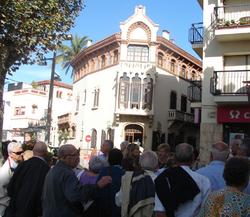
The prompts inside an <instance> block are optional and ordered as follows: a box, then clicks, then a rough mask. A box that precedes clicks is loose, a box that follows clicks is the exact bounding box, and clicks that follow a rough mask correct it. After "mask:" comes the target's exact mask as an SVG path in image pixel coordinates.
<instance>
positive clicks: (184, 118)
mask: <svg viewBox="0 0 250 217" xmlns="http://www.w3.org/2000/svg"><path fill="white" fill-rule="evenodd" d="M168 121H170V122H173V121H181V122H189V123H194V115H193V114H190V113H186V112H183V111H178V110H175V109H170V110H168Z"/></svg>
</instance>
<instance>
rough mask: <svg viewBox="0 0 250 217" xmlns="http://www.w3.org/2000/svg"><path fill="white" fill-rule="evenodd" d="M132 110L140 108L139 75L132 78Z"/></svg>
mask: <svg viewBox="0 0 250 217" xmlns="http://www.w3.org/2000/svg"><path fill="white" fill-rule="evenodd" d="M130 101H131V106H130V107H131V108H137V109H139V108H140V101H141V79H140V78H139V77H138V73H136V74H135V77H133V78H132V83H131V100H130Z"/></svg>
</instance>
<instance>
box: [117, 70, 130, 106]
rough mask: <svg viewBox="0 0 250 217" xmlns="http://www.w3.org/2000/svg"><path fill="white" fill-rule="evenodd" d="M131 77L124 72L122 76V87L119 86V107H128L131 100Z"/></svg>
mask: <svg viewBox="0 0 250 217" xmlns="http://www.w3.org/2000/svg"><path fill="white" fill-rule="evenodd" d="M129 80H130V79H129V77H128V76H127V73H126V72H124V73H123V76H122V77H121V78H120V88H119V108H128V100H129Z"/></svg>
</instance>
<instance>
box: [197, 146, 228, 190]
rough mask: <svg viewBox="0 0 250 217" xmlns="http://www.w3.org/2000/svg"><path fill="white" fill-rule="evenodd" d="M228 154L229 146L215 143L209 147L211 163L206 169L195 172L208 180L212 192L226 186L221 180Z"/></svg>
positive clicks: (222, 179)
mask: <svg viewBox="0 0 250 217" xmlns="http://www.w3.org/2000/svg"><path fill="white" fill-rule="evenodd" d="M229 153H230V150H229V146H228V145H227V144H226V143H224V142H216V143H215V144H213V145H212V147H211V152H210V159H211V162H210V163H209V164H208V165H207V166H206V167H203V168H200V169H198V170H197V171H196V172H197V173H199V174H201V175H203V176H206V177H207V178H208V179H209V181H210V183H211V190H212V191H217V190H219V189H222V188H224V187H225V186H226V183H225V180H224V178H223V171H224V166H225V162H226V160H227V158H228V156H229Z"/></svg>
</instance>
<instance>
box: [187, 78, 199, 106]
mask: <svg viewBox="0 0 250 217" xmlns="http://www.w3.org/2000/svg"><path fill="white" fill-rule="evenodd" d="M201 90H202V87H201V81H191V85H190V86H189V87H188V89H187V97H188V100H189V101H190V102H201V94H202V92H201Z"/></svg>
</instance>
